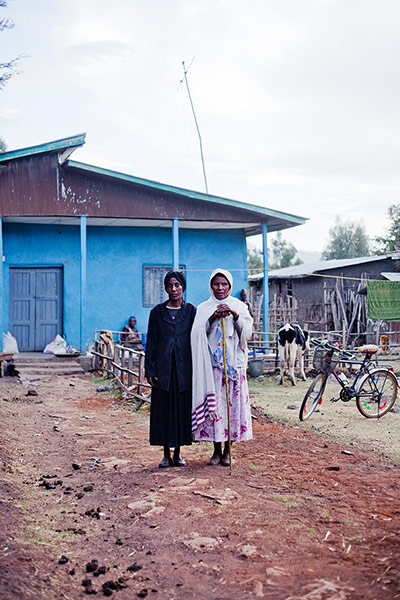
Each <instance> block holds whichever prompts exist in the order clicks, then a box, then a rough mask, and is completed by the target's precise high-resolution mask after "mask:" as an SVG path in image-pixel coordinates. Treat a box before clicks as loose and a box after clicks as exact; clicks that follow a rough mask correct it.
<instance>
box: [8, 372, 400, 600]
mask: <svg viewBox="0 0 400 600" xmlns="http://www.w3.org/2000/svg"><path fill="white" fill-rule="evenodd" d="M97 385H98V381H95V380H94V379H93V378H90V377H89V376H81V377H80V376H76V377H73V378H64V379H63V378H57V379H53V380H51V381H49V382H43V383H41V384H38V385H37V386H36V388H35V389H36V390H37V392H38V395H37V396H31V395H29V396H28V395H26V393H27V392H26V389H24V388H22V386H19V385H16V384H15V383H13V382H10V381H9V380H8V381H7V379H6V378H5V379H3V380H2V381H0V418H1V423H2V427H1V431H0V501H1V511H0V598H1V599H2V600H3V599H4V600H9V599H14V598H15V599H21V600H25V599H35V600H37V599H42V598H43V599H46V600H48V599H51V600H61V599H67V600H68V599H71V600H72V599H76V598H82V597H85V596H86V594H94V593H97V594H98V595H99V597H103V595H107V596H109V595H112V596H114V597H116V598H117V599H118V600H124V599H125V600H127V599H132V598H136V597H139V598H145V597H148V598H154V599H157V600H164V599H168V600H172V599H183V598H186V599H187V598H210V599H215V600H228V599H229V600H232V599H236V598H237V599H239V598H240V599H246V598H266V599H274V600H275V599H276V600H278V599H279V600H281V599H285V600H300V599H302V600H333V599H335V600H347V599H351V600H358V599H361V598H362V599H371V600H372V599H374V600H376V599H383V600H385V599H393V598H400V556H399V540H398V532H399V523H400V499H399V484H400V469H399V467H398V466H397V465H396V464H395V463H393V462H390V461H389V460H387V459H385V458H384V457H382V456H378V454H377V453H376V452H375V453H374V452H371V451H366V450H365V449H358V448H357V445H352V446H349V445H348V444H346V445H345V444H343V443H342V442H341V443H336V442H334V441H331V440H330V439H328V438H327V437H326V436H324V435H323V432H322V433H318V432H315V431H312V430H310V429H307V428H306V427H304V426H303V425H300V424H298V423H297V424H291V423H282V422H276V421H271V420H270V419H268V418H266V417H264V416H258V417H257V418H255V419H254V420H253V425H254V439H253V440H252V441H250V442H246V443H242V444H238V445H237V446H235V447H234V457H235V465H234V467H233V471H232V474H230V472H229V469H228V468H224V467H222V466H216V467H211V466H207V464H206V463H207V460H208V457H209V455H210V447H209V445H208V444H195V445H193V446H191V447H188V448H185V449H184V453H183V454H184V457H185V459H186V460H187V463H188V466H187V467H186V468H170V469H166V470H161V469H159V468H158V462H159V460H160V459H161V452H160V449H158V448H154V447H150V446H149V445H148V441H147V440H148V422H149V418H148V410H147V409H145V410H140V411H139V412H137V413H136V412H133V411H132V409H131V408H130V406H129V405H128V404H127V403H126V402H125V401H122V400H120V399H118V398H115V397H113V395H112V393H111V392H96V387H97ZM252 389H253V390H254V391H256V392H258V394H255V395H254V397H255V399H256V404H261V403H260V402H259V400H260V398H261V396H263V393H264V392H265V394H267V395H268V394H273V393H274V392H273V389H272V388H271V389H268V390H264V392H263V391H262V390H260V387H257V386H255V387H254V388H252ZM354 410H355V407H354ZM93 561H96V563H97V564H95V562H93ZM102 567H104V569H102ZM87 568H89V569H92V570H91V571H89V572H87ZM93 569H94V571H93ZM104 571H105V572H104Z"/></svg>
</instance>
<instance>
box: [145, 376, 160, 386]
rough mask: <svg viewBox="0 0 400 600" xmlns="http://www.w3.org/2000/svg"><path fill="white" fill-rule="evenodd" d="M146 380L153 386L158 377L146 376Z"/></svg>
mask: <svg viewBox="0 0 400 600" xmlns="http://www.w3.org/2000/svg"><path fill="white" fill-rule="evenodd" d="M147 381H148V382H149V384H150V385H151V387H154V386H155V385H156V381H158V377H148V378H147Z"/></svg>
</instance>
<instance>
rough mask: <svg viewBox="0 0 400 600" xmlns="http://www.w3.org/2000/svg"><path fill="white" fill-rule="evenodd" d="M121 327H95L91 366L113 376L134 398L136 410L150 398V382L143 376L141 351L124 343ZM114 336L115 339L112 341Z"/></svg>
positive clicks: (126, 392) (124, 390)
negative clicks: (105, 328)
mask: <svg viewBox="0 0 400 600" xmlns="http://www.w3.org/2000/svg"><path fill="white" fill-rule="evenodd" d="M121 333H122V332H120V331H104V330H103V331H99V330H98V331H95V336H94V337H95V339H94V349H93V350H92V354H93V355H94V357H95V358H94V369H95V370H96V371H102V372H103V373H107V375H108V376H110V377H113V378H114V379H115V381H116V383H117V384H118V386H119V387H120V388H121V389H122V390H123V392H124V393H125V394H126V395H127V396H132V397H133V398H135V399H136V400H137V403H136V406H135V409H136V410H138V409H139V408H140V407H141V406H142V405H143V404H144V402H150V391H151V386H150V384H149V383H147V380H146V378H145V376H144V356H145V354H144V352H142V351H140V350H135V349H134V348H129V347H127V346H123V345H122V344H121V343H120V339H121ZM115 338H116V341H114V340H115Z"/></svg>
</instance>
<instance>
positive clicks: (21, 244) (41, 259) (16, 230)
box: [3, 223, 80, 346]
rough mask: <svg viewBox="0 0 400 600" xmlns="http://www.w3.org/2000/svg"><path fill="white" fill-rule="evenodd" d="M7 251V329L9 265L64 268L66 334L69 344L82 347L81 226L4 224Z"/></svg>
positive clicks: (6, 317)
mask: <svg viewBox="0 0 400 600" xmlns="http://www.w3.org/2000/svg"><path fill="white" fill-rule="evenodd" d="M3 254H4V256H5V262H4V296H3V310H4V323H3V328H4V331H8V328H9V296H10V288H9V281H10V279H9V268H10V267H49V266H51V267H63V288H64V300H63V321H64V332H63V333H64V336H66V337H67V340H68V343H69V344H73V345H74V346H79V331H80V329H79V328H80V323H79V311H80V307H79V297H80V296H79V294H80V238H79V227H73V226H69V227H60V226H53V225H19V224H15V223H3ZM60 333H61V332H60Z"/></svg>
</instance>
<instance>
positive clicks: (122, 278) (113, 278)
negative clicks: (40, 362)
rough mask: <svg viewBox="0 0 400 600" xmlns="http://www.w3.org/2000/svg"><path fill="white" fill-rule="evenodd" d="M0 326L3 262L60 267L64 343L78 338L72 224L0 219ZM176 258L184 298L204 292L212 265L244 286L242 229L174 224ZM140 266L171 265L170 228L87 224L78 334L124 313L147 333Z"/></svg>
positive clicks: (88, 335)
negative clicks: (0, 250) (0, 243)
mask: <svg viewBox="0 0 400 600" xmlns="http://www.w3.org/2000/svg"><path fill="white" fill-rule="evenodd" d="M3 239H4V256H5V262H4V263H3V265H4V295H3V310H4V324H3V328H4V331H7V330H8V323H9V268H10V266H11V267H22V266H24V267H40V266H62V267H63V291H64V299H63V322H64V332H63V334H64V336H65V337H66V339H67V341H68V343H70V344H72V345H73V346H76V347H79V344H80V301H79V300H80V233H79V228H78V227H74V226H53V225H22V224H13V223H4V224H3ZM179 247H180V257H179V262H180V264H183V265H185V267H186V271H187V284H188V286H187V292H186V300H187V301H188V302H191V303H193V304H199V303H200V302H202V301H203V300H206V299H207V298H208V296H209V292H208V280H209V275H210V273H211V271H212V270H213V269H214V268H216V267H221V268H224V269H228V270H231V271H232V275H233V278H234V288H233V294H234V295H235V296H238V295H239V292H240V290H241V289H242V288H243V287H244V288H246V287H247V257H246V239H245V236H244V233H243V231H241V230H235V231H227V230H212V231H209V230H204V231H203V230H202V231H199V230H187V229H186V230H184V229H182V230H180V232H179ZM143 264H154V265H158V264H160V265H166V264H172V232H171V229H169V228H165V229H164V228H133V227H90V226H89V227H88V228H87V297H86V319H85V326H84V340H85V341H86V342H87V343H91V342H92V340H93V333H94V330H95V329H103V328H104V329H113V330H120V329H122V327H123V325H124V324H125V323H126V322H127V319H128V317H129V316H130V315H135V316H136V318H137V327H138V329H139V330H140V331H146V329H147V320H148V315H149V312H150V308H145V307H143V303H142V266H143Z"/></svg>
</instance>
